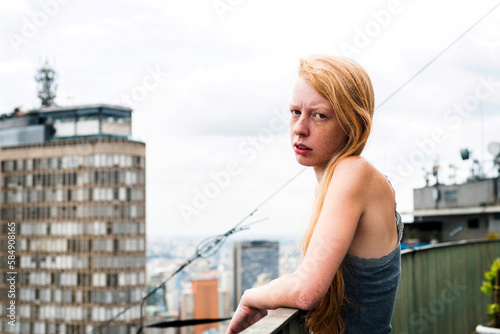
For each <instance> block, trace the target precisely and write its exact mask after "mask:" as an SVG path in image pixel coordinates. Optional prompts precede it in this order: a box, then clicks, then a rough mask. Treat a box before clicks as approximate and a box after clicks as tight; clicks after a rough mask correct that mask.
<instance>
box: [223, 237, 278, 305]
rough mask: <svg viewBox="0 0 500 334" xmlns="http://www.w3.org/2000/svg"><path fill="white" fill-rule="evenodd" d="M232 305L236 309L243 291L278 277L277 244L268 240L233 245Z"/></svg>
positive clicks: (241, 242)
mask: <svg viewBox="0 0 500 334" xmlns="http://www.w3.org/2000/svg"><path fill="white" fill-rule="evenodd" d="M233 260H234V295H233V297H234V303H233V307H234V309H236V307H237V306H238V303H239V302H240V298H241V296H242V295H243V292H245V290H247V289H250V288H252V287H254V286H256V285H261V284H265V283H268V282H270V281H272V280H273V279H275V278H278V276H279V242H277V241H268V240H254V241H239V242H235V243H233Z"/></svg>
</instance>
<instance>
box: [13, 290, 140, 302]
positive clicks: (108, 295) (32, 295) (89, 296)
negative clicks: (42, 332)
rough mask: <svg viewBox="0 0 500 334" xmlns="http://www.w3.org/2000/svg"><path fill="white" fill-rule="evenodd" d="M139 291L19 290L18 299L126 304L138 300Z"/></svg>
mask: <svg viewBox="0 0 500 334" xmlns="http://www.w3.org/2000/svg"><path fill="white" fill-rule="evenodd" d="M141 296H142V290H141V289H126V290H93V291H82V290H69V289H34V288H19V299H20V300H21V301H24V302H33V301H40V302H44V303H65V304H77V303H78V304H128V303H132V302H135V301H137V300H140V298H141Z"/></svg>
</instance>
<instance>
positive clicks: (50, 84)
mask: <svg viewBox="0 0 500 334" xmlns="http://www.w3.org/2000/svg"><path fill="white" fill-rule="evenodd" d="M55 79H56V72H55V71H54V70H53V69H52V68H51V67H50V66H49V62H48V61H45V64H44V65H43V67H42V68H41V69H39V70H38V73H37V75H36V76H35V80H36V82H38V97H39V98H40V99H41V100H42V108H48V107H52V106H55V102H54V99H55V98H56V89H57V85H55V84H54V81H55Z"/></svg>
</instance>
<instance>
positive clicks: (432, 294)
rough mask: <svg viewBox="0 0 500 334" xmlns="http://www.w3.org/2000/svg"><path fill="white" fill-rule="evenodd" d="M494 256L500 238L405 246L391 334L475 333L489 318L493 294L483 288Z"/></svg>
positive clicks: (499, 250) (498, 249) (497, 254)
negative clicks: (490, 296) (484, 274)
mask: <svg viewBox="0 0 500 334" xmlns="http://www.w3.org/2000/svg"><path fill="white" fill-rule="evenodd" d="M496 257H500V240H494V241H484V240H482V241H476V242H474V241H469V242H454V243H445V244H439V246H432V247H425V248H420V249H417V250H405V251H403V254H402V257H401V282H400V284H399V288H398V295H397V298H396V306H395V309H394V315H393V318H392V327H393V333H395V334H413V333H439V334H442V333H453V334H460V333H464V334H470V333H472V332H473V331H474V328H475V327H476V325H478V324H479V323H483V322H485V321H487V316H486V306H487V303H488V302H489V300H490V299H489V296H485V295H484V294H482V293H481V291H480V290H479V287H480V286H481V282H482V281H483V277H484V276H483V273H484V272H485V271H486V270H488V269H489V267H490V265H491V263H492V262H493V259H494V258H496Z"/></svg>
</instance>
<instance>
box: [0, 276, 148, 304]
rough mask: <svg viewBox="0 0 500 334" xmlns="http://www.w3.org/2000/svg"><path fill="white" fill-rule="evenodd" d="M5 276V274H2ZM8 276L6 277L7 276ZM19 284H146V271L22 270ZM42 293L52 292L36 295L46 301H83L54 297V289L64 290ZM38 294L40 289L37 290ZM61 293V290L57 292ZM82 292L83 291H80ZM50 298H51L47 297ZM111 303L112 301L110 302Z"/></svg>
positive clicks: (108, 285) (18, 279) (81, 285)
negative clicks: (60, 271)
mask: <svg viewBox="0 0 500 334" xmlns="http://www.w3.org/2000/svg"><path fill="white" fill-rule="evenodd" d="M1 276H4V274H1ZM5 278H6V277H5ZM17 284H20V285H40V286H49V285H55V286H58V287H59V286H68V287H71V286H74V287H76V286H77V287H91V286H92V287H114V288H116V287H123V286H136V285H144V272H121V273H118V274H107V273H92V274H85V273H75V272H70V273H58V272H47V271H39V272H20V273H19V274H18V277H17ZM40 291H41V293H42V291H44V292H43V293H49V292H50V291H52V292H50V293H52V295H51V296H52V297H50V298H49V297H43V296H42V295H40V297H39V296H38V295H36V296H35V299H39V298H40V300H41V301H44V302H51V301H56V302H78V303H81V302H82V300H81V298H77V299H76V301H75V299H74V298H73V299H71V300H70V301H67V300H65V299H64V300H61V298H56V297H54V295H53V293H54V291H63V290H57V289H56V290H51V289H45V290H40ZM36 293H37V294H38V290H37V292H36ZM57 293H59V292H57ZM78 293H79V294H81V291H78ZM47 298H49V299H47ZM109 303H111V301H110V302H109Z"/></svg>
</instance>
